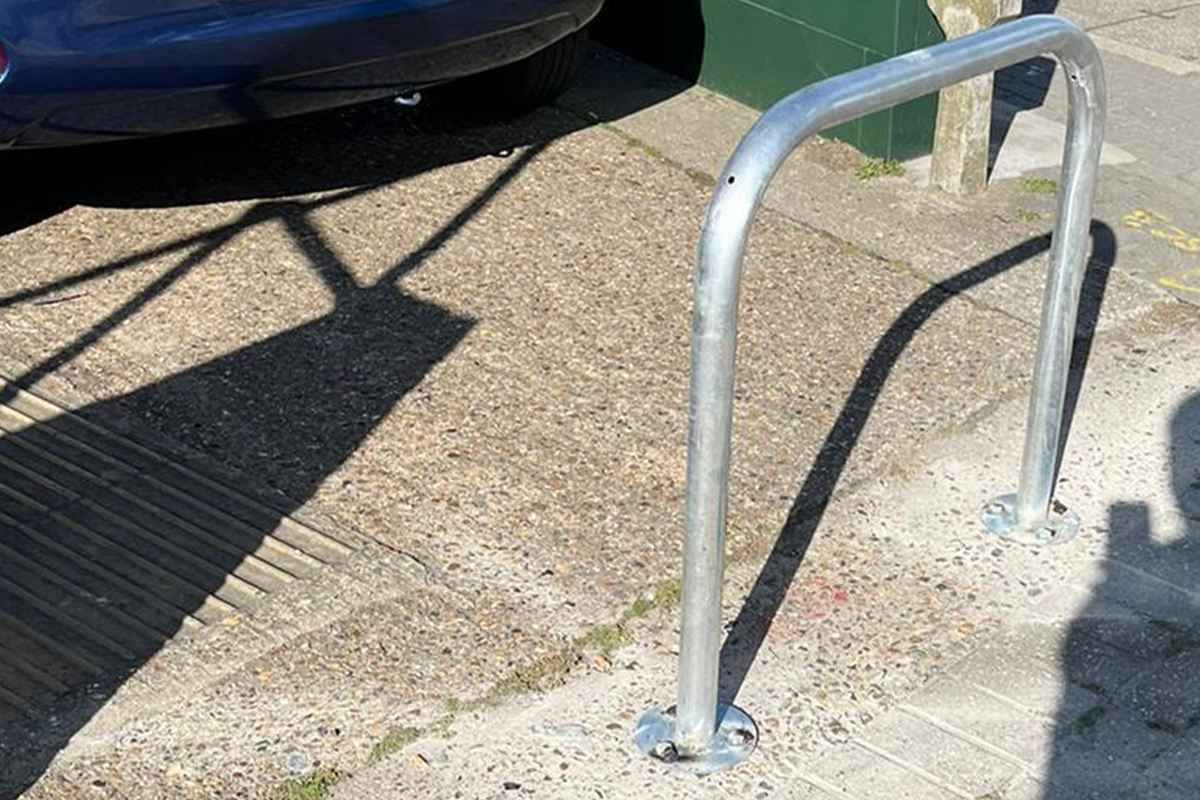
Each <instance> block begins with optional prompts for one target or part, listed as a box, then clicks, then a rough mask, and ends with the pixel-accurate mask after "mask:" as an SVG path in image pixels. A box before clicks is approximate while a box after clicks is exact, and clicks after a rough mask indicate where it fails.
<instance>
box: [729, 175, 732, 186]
mask: <svg viewBox="0 0 1200 800" xmlns="http://www.w3.org/2000/svg"><path fill="white" fill-rule="evenodd" d="M729 183H730V184H732V183H733V176H732V175H730V176H729Z"/></svg>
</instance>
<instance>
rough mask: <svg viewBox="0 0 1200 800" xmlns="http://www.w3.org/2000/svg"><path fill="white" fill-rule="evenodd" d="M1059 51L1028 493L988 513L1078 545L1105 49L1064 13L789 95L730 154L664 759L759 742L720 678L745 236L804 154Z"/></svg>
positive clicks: (709, 758)
mask: <svg viewBox="0 0 1200 800" xmlns="http://www.w3.org/2000/svg"><path fill="white" fill-rule="evenodd" d="M1045 53H1052V54H1054V55H1055V56H1056V57H1057V58H1058V59H1059V60H1060V61H1061V62H1062V64H1063V67H1064V69H1065V70H1066V72H1067V75H1068V76H1069V78H1070V81H1069V82H1068V91H1069V98H1070V122H1069V124H1068V132H1067V144H1066V149H1065V153H1064V158H1063V168H1062V180H1061V185H1062V187H1063V190H1062V191H1061V192H1060V193H1059V195H1058V211H1057V216H1056V227H1055V231H1054V236H1053V240H1052V245H1051V252H1050V262H1051V266H1050V273H1049V278H1048V280H1047V283H1046V290H1045V298H1044V301H1043V306H1042V320H1041V333H1040V336H1039V341H1038V349H1037V355H1036V358H1035V364H1034V379H1033V392H1032V395H1031V397H1030V403H1029V419H1028V425H1027V428H1026V434H1025V450H1024V457H1023V461H1022V465H1021V473H1020V478H1019V482H1018V486H1017V491H1016V493H1015V494H1010V495H1003V496H1001V497H999V498H997V499H995V500H992V501H991V502H989V503H988V504H987V505H985V506H984V509H983V515H982V516H983V522H984V524H985V525H986V526H987V528H988V530H990V531H991V532H992V533H994V534H997V535H999V536H1001V537H1003V538H1005V539H1010V540H1013V541H1018V542H1023V543H1028V544H1057V543H1061V542H1065V541H1067V540H1069V539H1070V538H1072V537H1073V536H1074V535H1075V533H1076V532H1077V531H1078V527H1079V521H1078V519H1077V518H1076V517H1075V516H1074V514H1072V513H1070V512H1068V511H1066V510H1065V509H1063V508H1061V507H1060V506H1059V505H1058V504H1053V505H1052V504H1051V496H1052V492H1053V487H1054V482H1055V478H1056V472H1057V468H1058V463H1059V451H1060V442H1061V441H1062V432H1063V419H1064V408H1065V403H1066V394H1067V383H1068V374H1069V367H1070V363H1071V348H1072V345H1073V343H1074V331H1075V322H1076V316H1077V313H1078V310H1079V298H1080V290H1081V288H1082V285H1083V277H1084V272H1085V268H1086V264H1087V246H1088V230H1089V226H1090V223H1091V216H1092V202H1093V198H1094V194H1095V182H1096V172H1097V168H1098V165H1099V159H1100V148H1101V145H1102V143H1103V138H1104V111H1105V102H1106V100H1105V91H1104V76H1103V70H1102V66H1101V63H1100V57H1099V54H1098V53H1097V51H1096V48H1095V46H1094V45H1093V44H1092V42H1091V40H1090V39H1089V38H1088V37H1087V35H1086V34H1084V33H1083V31H1082V30H1080V29H1079V28H1078V27H1077V26H1076V25H1074V24H1073V23H1071V22H1068V21H1066V20H1063V19H1061V18H1058V17H1052V16H1044V15H1043V16H1034V17H1026V18H1024V19H1020V20H1017V21H1015V22H1012V23H1009V24H1006V25H1002V26H1000V27H997V28H993V29H991V30H987V31H982V32H980V33H977V34H974V35H972V36H966V37H963V38H961V39H958V40H955V41H953V42H948V43H945V44H941V45H937V46H934V47H930V48H927V49H924V50H918V51H915V52H912V53H907V54H904V55H901V56H897V57H896V58H893V59H891V60H888V61H884V62H882V63H880V64H876V65H873V66H870V67H865V68H862V69H859V70H855V71H853V72H849V73H846V74H844V75H839V76H836V77H833V78H829V79H827V80H824V81H821V82H820V83H817V84H814V85H812V86H809V87H807V88H805V89H802V90H801V91H798V92H796V93H794V94H792V95H790V96H788V97H786V98H784V99H783V100H781V101H780V102H779V103H777V104H776V105H775V106H773V107H772V108H771V109H770V110H768V111H767V112H766V113H765V114H764V115H763V116H762V118H760V119H759V121H758V122H757V123H756V124H755V126H754V127H753V128H752V129H751V130H750V132H749V133H748V134H747V135H746V137H745V138H744V139H743V140H742V141H741V143H740V144H739V145H738V147H737V149H736V151H735V152H734V154H733V156H732V157H731V158H730V159H729V162H728V164H726V166H725V170H724V171H723V172H722V174H721V176H720V178H719V179H718V180H717V186H716V190H715V192H714V195H713V199H712V201H711V203H710V205H709V209H708V214H707V216H706V218H705V221H704V228H703V230H702V232H701V234H700V250H699V255H698V258H697V265H696V276H695V311H694V316H693V321H692V373H691V408H690V422H689V428H688V471H687V495H686V497H687V499H686V511H685V538H684V559H683V560H684V563H683V599H682V607H681V616H682V619H681V626H680V627H681V642H680V648H679V686H678V695H677V703H676V705H675V706H673V707H671V708H669V709H667V710H665V711H660V710H657V709H656V710H652V711H650V712H648V713H647V714H646V715H645V716H644V717H642V719H641V721H640V722H639V724H638V727H637V731H636V733H635V739H636V741H637V744H638V746H639V747H640V748H641V749H642V750H643V751H644V752H646V753H648V754H649V755H651V756H652V757H654V758H657V759H659V760H662V761H666V762H670V763H673V764H675V765H676V766H677V767H679V768H681V769H684V770H687V771H690V772H696V773H709V772H716V771H720V770H723V769H727V768H729V767H732V766H734V765H735V764H737V763H739V762H740V761H742V760H744V759H745V758H747V757H748V756H749V755H750V753H751V752H753V750H754V748H755V746H756V744H757V742H758V731H757V728H756V727H755V725H754V722H753V720H752V719H751V718H750V716H749V715H748V714H746V713H745V712H744V711H742V710H740V709H738V708H736V707H734V706H732V705H728V704H724V703H719V702H718V677H719V661H720V639H721V591H722V580H723V572H724V550H725V542H724V538H725V516H726V508H727V505H728V494H729V453H730V439H731V427H732V420H733V386H734V374H735V350H736V338H737V309H738V295H739V291H740V285H741V266H742V255H743V252H744V250H745V245H746V238H747V235H748V233H749V230H750V226H751V223H752V222H753V220H754V217H755V214H756V212H757V210H758V207H759V204H760V202H761V200H762V196H763V194H764V192H765V191H766V188H767V186H768V185H769V184H770V182H771V180H772V178H773V177H774V175H775V173H776V171H777V170H778V169H779V167H780V165H781V164H782V163H783V161H784V160H785V159H786V158H787V157H788V156H789V155H790V154H791V152H792V151H793V150H794V149H795V148H796V147H797V146H798V145H799V144H800V143H801V142H803V141H804V140H805V139H807V138H808V137H810V136H812V135H813V134H815V133H817V132H818V131H821V130H824V129H826V128H829V127H831V126H834V125H837V124H839V123H842V122H849V121H851V120H854V119H857V118H858V117H862V116H865V115H867V114H870V113H872V112H875V111H879V110H882V109H886V108H889V107H891V106H894V105H896V104H899V103H902V102H905V101H907V100H912V99H915V98H917V97H921V96H923V95H927V94H930V93H932V92H935V91H937V90H939V89H941V88H944V87H946V86H950V85H952V84H955V83H958V82H960V81H963V80H966V79H968V78H972V77H975V76H976V75H980V74H984V73H988V72H993V71H995V70H997V69H1001V68H1003V67H1007V66H1010V65H1012V64H1015V63H1018V62H1021V61H1025V60H1027V59H1030V58H1033V57H1036V56H1040V55H1043V54H1045Z"/></svg>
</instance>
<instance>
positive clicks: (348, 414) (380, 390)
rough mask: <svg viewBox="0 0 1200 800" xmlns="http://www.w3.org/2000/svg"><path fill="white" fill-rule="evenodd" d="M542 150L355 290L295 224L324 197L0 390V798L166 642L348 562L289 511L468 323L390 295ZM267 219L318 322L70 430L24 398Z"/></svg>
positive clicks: (209, 242) (156, 289) (110, 402)
mask: <svg viewBox="0 0 1200 800" xmlns="http://www.w3.org/2000/svg"><path fill="white" fill-rule="evenodd" d="M541 150H542V147H541V146H538V147H533V148H529V149H527V150H526V151H524V152H523V153H521V154H520V155H519V156H516V157H514V158H513V159H512V162H511V163H510V165H509V166H508V168H507V169H506V170H504V171H503V172H502V173H501V174H500V175H499V176H497V178H496V179H494V180H493V182H492V183H491V184H490V185H489V186H488V187H487V188H486V189H485V190H484V191H483V192H482V193H480V194H479V195H478V196H477V197H475V198H474V199H473V200H472V201H471V202H470V203H469V204H468V205H467V206H465V207H464V208H463V209H461V210H460V211H459V213H458V214H457V215H455V216H454V217H453V218H452V219H451V220H450V221H449V222H448V223H447V224H446V225H445V226H443V227H442V229H441V230H439V231H438V232H436V233H435V234H434V235H433V236H431V237H430V238H429V239H428V240H427V241H426V242H425V243H424V245H423V246H422V247H420V248H418V249H417V250H415V251H414V252H413V253H412V254H411V255H409V256H408V257H406V258H405V259H403V260H402V261H400V262H399V263H397V264H395V265H394V266H393V267H392V268H391V269H389V270H388V271H387V272H386V273H385V274H384V275H383V276H382V277H381V278H380V279H379V280H377V281H376V282H375V283H374V284H372V285H369V286H360V285H358V284H356V283H355V281H354V279H353V277H352V276H351V274H350V273H349V271H348V270H347V269H346V267H345V266H344V265H343V264H342V263H341V262H340V261H339V260H338V258H337V256H336V255H335V254H334V252H333V251H332V250H331V249H330V248H329V247H328V246H327V245H326V243H325V242H324V241H323V239H322V237H321V234H320V232H319V231H318V230H317V229H316V228H315V226H313V225H312V224H311V223H310V222H309V220H308V214H309V213H310V212H312V211H313V210H315V209H316V208H318V207H320V206H321V205H322V204H323V203H325V202H329V199H328V198H318V199H315V200H310V201H281V202H274V201H271V202H264V203H260V204H258V205H256V206H254V207H253V208H251V209H250V210H249V211H247V212H246V213H245V214H244V215H243V217H242V218H241V219H239V220H237V221H235V222H233V223H230V224H229V225H227V226H224V227H222V228H219V229H217V230H215V231H212V232H210V233H208V234H206V235H204V236H201V237H198V238H196V239H195V240H193V241H191V251H190V252H186V253H185V254H184V256H183V258H182V259H181V260H180V262H179V264H178V265H177V266H176V267H175V268H174V269H172V270H170V271H168V272H167V273H165V274H164V275H163V277H161V278H159V279H158V280H157V281H156V282H155V283H153V284H151V286H150V287H149V288H148V289H147V290H145V291H143V292H142V293H140V294H139V295H137V296H135V297H134V298H131V299H130V300H129V301H128V302H127V303H126V304H124V305H123V306H121V307H120V308H118V309H116V310H115V311H113V312H111V313H110V314H109V315H108V317H106V318H105V319H104V320H102V321H100V322H99V323H97V324H96V325H94V326H93V327H92V329H91V330H89V331H87V332H85V333H82V334H81V335H80V336H79V338H78V339H77V340H76V341H75V342H74V343H73V344H71V345H68V346H67V347H64V348H62V349H61V350H60V351H59V352H57V353H55V354H53V355H52V356H50V357H49V358H47V359H46V360H45V361H44V362H43V363H41V364H39V365H37V366H35V367H33V368H32V369H30V370H28V371H27V373H26V374H25V375H23V376H21V377H18V378H15V379H13V380H10V381H8V382H7V383H6V384H5V385H4V386H3V387H2V388H0V401H2V405H0V434H2V436H0V641H3V642H4V647H3V648H0V797H2V798H12V797H15V796H17V795H19V794H21V793H22V792H23V791H24V790H25V789H26V788H28V787H29V786H30V785H31V784H32V783H33V782H35V781H36V780H37V779H38V777H39V776H40V775H41V774H42V773H43V772H44V771H45V769H46V767H47V765H48V764H49V763H50V761H51V760H52V759H53V758H54V756H55V754H56V753H57V752H58V751H59V750H60V749H61V748H62V747H63V746H65V744H66V743H67V742H68V741H69V740H70V739H71V737H72V736H73V735H74V734H75V733H76V732H77V731H78V730H79V729H80V728H81V727H82V726H83V725H84V724H86V723H87V721H88V720H89V719H90V718H91V717H92V716H93V715H94V714H95V713H96V712H97V711H98V710H99V709H100V708H101V707H102V706H103V705H104V704H105V703H106V702H107V700H108V699H109V698H110V697H111V696H112V695H113V693H114V692H115V691H116V690H117V689H118V688H119V687H120V686H121V685H122V683H123V682H124V681H125V680H127V679H128V678H129V676H131V675H132V674H134V673H135V672H136V671H137V669H138V667H139V666H140V665H141V664H143V663H144V662H145V661H146V659H147V658H149V657H150V656H151V655H153V654H154V653H156V652H157V651H159V650H160V649H161V648H162V647H163V645H164V644H165V643H166V642H168V641H170V640H171V639H172V638H173V637H174V636H175V635H176V633H177V632H179V631H180V630H181V629H185V628H197V627H202V626H204V625H208V624H213V623H215V622H217V621H219V620H221V619H223V618H224V617H225V616H226V615H228V614H230V613H232V612H234V611H235V610H236V609H237V608H239V607H241V605H242V604H243V603H245V602H249V601H251V600H253V599H254V598H255V597H256V596H260V595H263V594H267V593H269V592H271V591H273V590H274V589H275V588H279V587H281V586H282V585H284V584H286V582H287V581H288V580H292V579H295V578H297V577H302V576H303V575H305V574H306V572H307V571H310V570H312V569H319V568H320V566H321V565H322V564H324V563H328V561H330V560H333V559H335V558H337V557H339V556H344V555H346V554H348V553H349V552H350V549H349V547H347V546H346V544H345V543H342V542H339V541H338V540H336V539H334V538H331V537H329V536H328V535H325V534H324V533H322V532H319V531H316V530H315V529H311V528H309V527H307V526H305V525H304V524H303V523H298V522H296V521H295V520H292V519H290V518H289V515H290V514H291V513H292V512H293V511H295V510H296V509H297V508H298V507H300V506H301V505H303V504H304V502H305V501H306V500H307V499H308V498H310V497H311V496H312V495H313V494H314V493H315V492H316V491H317V489H318V487H320V486H321V484H322V482H323V481H325V480H326V479H327V478H328V477H329V476H330V475H331V474H332V473H333V472H334V471H335V470H336V469H337V468H338V466H339V465H341V464H342V463H343V462H344V461H345V460H346V459H347V458H349V457H350V456H351V455H352V454H353V453H354V452H355V451H356V450H357V449H358V448H359V447H360V445H361V444H362V442H363V440H364V439H365V438H366V437H367V436H369V435H370V433H371V431H372V430H373V429H375V427H376V426H377V425H378V424H379V422H380V421H381V420H382V419H383V418H384V417H386V416H387V415H388V413H389V412H390V411H391V410H392V409H393V408H394V407H395V406H396V404H397V403H398V402H399V401H400V400H401V399H402V398H403V397H404V396H405V395H406V394H407V393H408V392H409V391H410V390H412V388H413V387H414V386H416V385H417V384H418V383H419V382H421V380H422V379H423V378H424V376H425V375H426V374H427V373H428V372H429V370H430V369H431V368H432V367H433V366H434V365H435V364H437V363H438V362H439V361H441V360H442V359H444V358H445V357H446V356H447V355H448V354H449V353H450V352H451V351H452V350H453V349H454V348H455V347H456V346H457V344H458V343H459V342H460V341H461V340H462V339H463V337H464V336H465V335H466V334H467V333H468V331H470V330H471V328H472V326H473V325H474V322H473V321H472V320H470V319H467V318H464V317H461V316H458V315H455V314H453V313H450V312H449V311H447V310H445V309H443V308H441V307H439V306H437V305H434V304H432V303H429V302H426V301H422V300H418V299H416V298H414V297H412V296H410V295H408V294H406V293H405V292H403V291H402V290H401V289H399V288H398V286H397V282H398V281H399V280H400V279H401V278H403V277H404V276H405V275H406V274H408V273H409V272H411V271H412V270H414V269H416V268H418V267H419V266H421V264H422V263H423V262H424V261H425V260H426V259H427V258H428V257H429V256H430V255H431V254H432V253H434V252H436V251H437V250H438V249H439V248H441V247H442V246H443V245H444V244H445V243H446V242H447V241H449V240H450V239H451V238H452V237H453V236H454V235H455V233H456V232H457V231H458V229H459V228H460V227H461V226H462V225H464V224H465V223H466V222H467V221H468V220H469V219H470V218H472V217H473V216H474V215H475V214H477V213H479V211H480V210H482V209H483V208H484V207H485V206H486V205H487V203H488V202H489V201H490V200H491V199H492V198H493V197H495V196H496V194H497V193H498V192H499V191H500V190H501V189H502V188H503V187H504V186H505V185H506V184H507V183H508V182H509V181H511V180H512V179H513V178H514V177H515V176H517V175H518V174H519V173H520V172H521V171H522V170H523V169H524V168H525V167H526V166H527V165H528V164H529V163H530V162H531V161H532V160H533V159H534V158H536V156H537V154H538V153H539V152H540V151H541ZM334 197H335V198H336V197H337V195H335V196H334ZM268 222H278V223H282V226H283V227H284V228H285V229H286V230H287V231H288V233H289V234H290V236H291V238H292V239H293V240H294V241H295V243H296V245H297V247H298V248H299V249H300V250H301V251H302V252H303V253H304V254H305V256H306V258H307V260H308V262H309V265H310V267H311V269H312V270H313V272H314V273H315V274H316V275H318V276H319V277H320V278H321V281H322V283H323V284H324V287H325V288H326V289H327V291H328V293H329V294H330V295H331V296H332V297H333V299H334V303H333V308H332V309H331V310H330V311H329V312H328V313H327V314H325V315H324V316H323V317H321V318H318V319H316V320H313V321H311V322H308V323H306V324H303V325H300V326H298V327H295V328H292V329H290V330H287V331H284V332H282V333H279V334H276V335H274V336H270V337H268V338H266V339H263V340H261V341H257V342H254V343H252V344H249V345H247V346H245V347H242V348H240V349H238V350H235V351H233V352H231V353H229V354H228V355H224V356H221V357H219V358H216V359H214V360H212V361H210V362H208V363H204V364H201V365H199V366H197V367H194V368H192V369H189V370H186V371H183V372H181V373H178V374H176V375H173V376H170V377H168V378H165V379H163V380H160V381H157V382H155V383H152V384H150V385H147V386H145V387H143V388H140V389H138V390H136V391H133V392H130V393H128V394H125V395H122V396H118V397H114V398H111V399H107V400H104V401H100V402H96V403H93V404H91V405H87V406H85V407H83V408H80V409H77V410H76V411H75V412H73V413H70V414H67V413H63V412H62V410H61V409H58V408H55V407H53V406H52V405H50V404H48V403H47V402H46V401H44V400H40V399H39V398H38V397H37V396H36V395H34V394H31V393H30V392H28V391H27V387H29V386H31V385H32V384H33V383H34V382H35V381H36V380H37V378H38V377H39V376H41V375H45V374H48V373H51V372H53V371H54V370H55V369H57V368H58V367H60V366H62V364H64V363H66V362H67V361H69V360H70V359H71V358H73V357H74V355H76V354H78V353H79V352H81V351H82V350H83V349H85V348H86V347H87V346H88V345H89V343H91V342H93V341H95V340H96V339H97V337H99V336H100V335H102V334H103V333H104V332H105V331H107V330H111V329H112V328H113V327H115V326H116V325H119V324H120V323H121V322H122V321H123V320H125V319H128V318H129V317H130V316H131V315H133V314H134V313H136V312H137V311H138V310H140V308H142V307H143V306H145V305H146V304H147V303H149V302H150V301H151V300H152V299H153V298H154V297H156V296H158V295H160V294H162V292H164V291H166V290H167V289H168V288H169V287H170V285H171V284H172V283H173V282H174V281H176V280H178V279H179V278H181V277H182V276H183V275H184V274H185V273H186V272H187V271H188V270H190V269H192V268H193V267H195V266H196V265H198V264H200V263H203V261H205V260H206V259H207V258H208V257H211V256H212V255H213V254H214V253H215V252H216V251H217V250H218V249H220V248H221V247H223V246H226V245H227V244H228V243H229V242H231V241H232V240H233V239H234V238H235V237H236V236H237V234H239V233H240V232H243V231H245V230H246V229H248V228H250V227H252V226H255V225H259V224H263V223H268ZM104 269H105V268H100V270H99V271H100V272H103V271H104ZM7 302H8V300H0V306H2V305H4V304H6V303H7ZM130 418H133V419H141V420H143V421H148V422H150V423H151V424H150V426H149V427H150V428H151V429H154V430H173V431H175V432H176V436H175V437H174V438H175V439H176V440H179V441H181V442H182V443H183V444H185V445H188V444H191V445H194V446H196V447H197V448H198V449H199V450H201V451H203V452H205V453H206V454H215V455H216V456H217V457H218V459H219V460H220V461H221V462H222V463H223V464H228V465H232V466H233V467H234V468H238V467H240V468H241V469H242V470H243V471H245V472H248V473H257V474H258V475H259V477H260V478H262V477H263V476H264V475H268V476H272V477H274V480H273V481H272V480H268V482H270V483H273V484H274V486H275V488H276V489H279V490H281V491H282V493H281V494H277V495H276V494H274V493H272V494H271V500H269V501H267V502H264V501H263V500H262V495H261V494H259V493H255V494H253V495H252V494H250V490H249V489H246V488H244V487H240V486H237V485H233V484H231V483H229V482H228V481H229V479H227V478H226V479H222V478H220V477H213V475H214V474H216V473H213V474H209V473H205V474H199V473H198V472H197V471H196V469H195V468H194V467H193V465H192V464H191V461H190V460H189V459H188V458H186V457H182V460H181V457H180V456H175V457H174V458H173V459H172V458H170V457H163V456H162V455H161V454H160V453H155V452H154V448H155V446H156V443H155V442H154V440H153V439H150V442H151V444H150V446H149V447H150V449H147V448H146V447H144V446H142V445H139V444H138V443H137V442H136V441H131V440H130V439H129V438H128V436H120V435H115V434H114V433H112V431H113V430H119V429H120V428H119V427H117V426H118V425H119V424H121V423H120V421H123V420H128V419H130ZM114 420H115V421H117V422H116V423H114ZM157 444H159V445H161V447H162V448H165V447H166V445H165V444H163V443H161V442H159V443H157ZM223 480H224V481H225V482H222V481H223Z"/></svg>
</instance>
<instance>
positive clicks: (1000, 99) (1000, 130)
mask: <svg viewBox="0 0 1200 800" xmlns="http://www.w3.org/2000/svg"><path fill="white" fill-rule="evenodd" d="M1056 8H1058V0H1023V1H1022V3H1021V13H1020V16H1022V17H1027V16H1029V15H1031V14H1053V13H1054V10H1055V9H1056ZM1057 67H1058V62H1057V61H1055V60H1054V59H1053V58H1047V57H1045V56H1039V57H1037V58H1031V59H1029V60H1028V61H1022V62H1021V63H1019V64H1013V65H1012V66H1011V67H1005V68H1004V69H1001V70H997V71H996V80H995V81H994V82H993V84H992V122H991V131H990V134H989V136H990V138H989V140H988V142H989V144H988V166H987V171H988V177H989V178H990V177H991V175H992V171H993V170H994V169H995V167H996V159H998V158H999V157H1000V149H1001V148H1002V147H1003V146H1004V142H1005V140H1006V139H1007V138H1008V134H1009V131H1011V130H1012V126H1013V123H1014V122H1015V121H1016V118H1017V114H1020V113H1021V112H1022V111H1030V110H1032V109H1035V108H1041V107H1042V106H1043V105H1044V104H1045V102H1046V95H1047V94H1049V92H1050V84H1051V83H1052V82H1053V81H1054V71H1055V69H1057Z"/></svg>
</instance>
